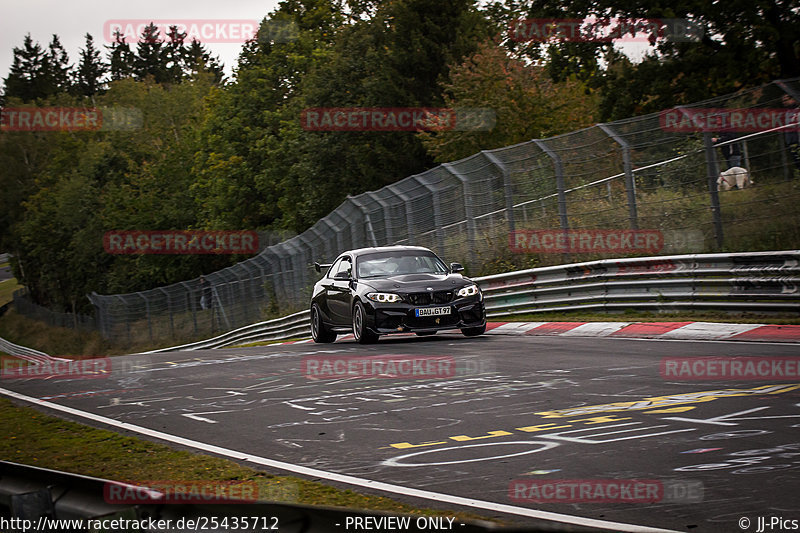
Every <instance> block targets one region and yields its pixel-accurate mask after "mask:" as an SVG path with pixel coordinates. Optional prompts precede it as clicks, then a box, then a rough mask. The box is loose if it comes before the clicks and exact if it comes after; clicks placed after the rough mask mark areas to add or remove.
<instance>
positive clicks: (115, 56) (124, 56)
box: [106, 30, 136, 80]
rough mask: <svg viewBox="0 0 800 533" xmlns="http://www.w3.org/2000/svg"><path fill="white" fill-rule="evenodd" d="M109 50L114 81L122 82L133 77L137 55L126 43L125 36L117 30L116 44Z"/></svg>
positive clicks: (110, 67) (109, 60) (108, 47)
mask: <svg viewBox="0 0 800 533" xmlns="http://www.w3.org/2000/svg"><path fill="white" fill-rule="evenodd" d="M106 48H107V49H108V63H109V72H110V74H111V79H112V80H122V79H125V78H128V77H130V76H133V73H134V69H135V68H136V67H135V62H136V54H135V53H134V52H133V51H132V50H131V46H130V45H129V44H128V43H127V42H125V36H124V35H122V32H120V31H119V30H117V31H116V32H114V42H113V43H111V45H110V46H107V47H106Z"/></svg>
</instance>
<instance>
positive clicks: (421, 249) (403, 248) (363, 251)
mask: <svg viewBox="0 0 800 533" xmlns="http://www.w3.org/2000/svg"><path fill="white" fill-rule="evenodd" d="M401 251H414V252H429V253H433V251H432V250H431V249H430V248H425V247H424V246H374V247H371V248H356V249H355V250H348V251H346V252H342V253H340V254H339V255H337V256H336V258H337V259H338V258H339V257H341V256H343V255H350V256H352V257H354V258H355V257H358V256H360V255H367V254H374V253H380V252H401ZM434 255H436V254H434Z"/></svg>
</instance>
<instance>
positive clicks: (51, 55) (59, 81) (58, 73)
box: [45, 35, 72, 94]
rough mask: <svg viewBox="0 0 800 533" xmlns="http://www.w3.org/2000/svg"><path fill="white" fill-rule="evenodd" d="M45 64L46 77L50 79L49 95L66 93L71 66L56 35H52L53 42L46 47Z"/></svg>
mask: <svg viewBox="0 0 800 533" xmlns="http://www.w3.org/2000/svg"><path fill="white" fill-rule="evenodd" d="M45 64H46V65H47V69H48V72H47V75H48V76H49V78H50V84H51V91H52V92H51V93H50V94H57V93H66V92H68V91H69V90H70V87H71V79H70V71H71V70H72V66H71V65H70V64H69V55H68V54H67V51H66V50H65V49H64V46H63V45H62V44H61V39H59V38H58V35H53V40H52V41H50V44H49V45H48V47H47V54H46V56H45Z"/></svg>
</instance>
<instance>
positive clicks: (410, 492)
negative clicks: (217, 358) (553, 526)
mask: <svg viewBox="0 0 800 533" xmlns="http://www.w3.org/2000/svg"><path fill="white" fill-rule="evenodd" d="M0 394H3V395H5V396H8V397H10V398H15V399H17V400H21V401H24V402H29V403H32V404H35V405H39V406H42V407H46V408H48V409H54V410H56V411H61V412H63V413H67V414H70V415H73V416H78V417H81V418H87V419H89V420H94V421H95V422H100V423H101V424H107V425H109V426H113V427H116V428H119V429H124V430H127V431H132V432H134V433H140V434H142V435H147V436H149V437H153V438H156V439H160V440H164V441H167V442H172V443H175V444H180V445H181V446H188V447H190V448H196V449H198V450H202V451H204V452H208V453H213V454H216V455H222V456H225V457H230V458H232V459H236V460H239V461H249V462H251V463H255V464H259V465H263V466H267V467H270V468H277V469H280V470H286V471H288V472H294V473H296V474H300V475H304V476H311V477H314V478H320V479H325V480H328V481H334V482H338V483H345V484H348V485H355V486H358V487H365V488H369V489H373V490H381V491H385V492H390V493H394V494H402V495H404V496H413V497H415V498H423V499H426V500H433V501H435V502H446V503H450V504H453V505H461V506H465V507H472V508H476V509H485V510H488V511H496V512H500V513H508V514H513V515H519V516H527V517H530V518H538V519H541V520H552V521H556V522H562V523H566V524H575V525H580V526H586V527H596V528H605V529H611V530H616V531H626V532H627V531H630V532H641V533H680V532H678V531H674V530H670V529H659V528H653V527H646V526H637V525H633V524H625V523H620V522H610V521H606V520H596V519H592V518H584V517H581V516H571V515H565V514H560V513H550V512H547V511H539V510H536V509H528V508H525V507H517V506H514V505H506V504H502V503H495V502H489V501H484V500H474V499H472V498H463V497H461V496H452V495H450V494H442V493H439V492H432V491H427V490H420V489H413V488H409V487H403V486H401V485H393V484H391V483H383V482H382V481H373V480H370V479H364V478H358V477H355V476H348V475H344V474H337V473H335V472H327V471H325V470H318V469H316V468H308V467H305V466H300V465H295V464H292V463H285V462H283V461H276V460H274V459H267V458H265V457H259V456H256V455H251V454H248V453H243V452H239V451H236V450H231V449H229V448H222V447H219V446H214V445H213V444H206V443H204V442H199V441H196V440H191V439H187V438H184V437H179V436H177V435H171V434H169V433H164V432H162V431H156V430H154V429H149V428H146V427H142V426H137V425H134V424H128V423H127V422H120V421H118V420H114V419H112V418H107V417H105V416H100V415H97V414H94V413H89V412H86V411H81V410H80V409H74V408H72V407H67V406H66V405H60V404H57V403H52V402H48V401H45V400H40V399H38V398H33V397H31V396H26V395H24V394H20V393H18V392H14V391H11V390H8V389H2V388H0Z"/></svg>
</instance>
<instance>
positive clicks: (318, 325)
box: [311, 304, 336, 342]
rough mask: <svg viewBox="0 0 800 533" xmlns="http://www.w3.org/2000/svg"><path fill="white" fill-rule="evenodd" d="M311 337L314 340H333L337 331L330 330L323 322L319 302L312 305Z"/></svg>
mask: <svg viewBox="0 0 800 533" xmlns="http://www.w3.org/2000/svg"><path fill="white" fill-rule="evenodd" d="M311 338H313V339H314V342H333V341H335V340H336V333H334V332H332V331H330V330H328V329H327V328H326V327H325V324H323V322H322V315H321V314H320V312H319V307H318V306H317V304H314V305H312V306H311Z"/></svg>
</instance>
